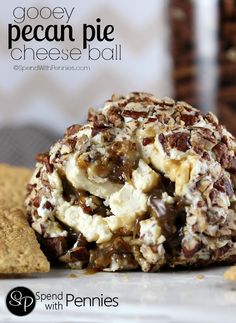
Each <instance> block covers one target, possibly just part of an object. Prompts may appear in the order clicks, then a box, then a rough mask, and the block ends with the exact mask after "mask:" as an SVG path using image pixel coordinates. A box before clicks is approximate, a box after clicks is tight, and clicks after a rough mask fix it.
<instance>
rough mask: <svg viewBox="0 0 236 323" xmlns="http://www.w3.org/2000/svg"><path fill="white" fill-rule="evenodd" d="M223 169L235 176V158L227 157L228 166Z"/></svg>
mask: <svg viewBox="0 0 236 323" xmlns="http://www.w3.org/2000/svg"><path fill="white" fill-rule="evenodd" d="M225 169H226V170H227V171H228V172H230V173H232V174H236V158H235V156H229V159H228V164H227V166H226V168H225Z"/></svg>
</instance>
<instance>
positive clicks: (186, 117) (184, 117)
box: [180, 114, 198, 126]
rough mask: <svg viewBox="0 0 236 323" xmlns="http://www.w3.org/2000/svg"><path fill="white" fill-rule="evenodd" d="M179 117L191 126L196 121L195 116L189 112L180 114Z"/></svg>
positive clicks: (186, 124)
mask: <svg viewBox="0 0 236 323" xmlns="http://www.w3.org/2000/svg"><path fill="white" fill-rule="evenodd" d="M180 119H181V120H182V121H183V122H184V123H185V126H192V125H194V123H196V122H197V119H198V118H197V116H195V115H191V114H181V116H180Z"/></svg>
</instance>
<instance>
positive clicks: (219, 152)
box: [213, 142, 229, 168]
mask: <svg viewBox="0 0 236 323" xmlns="http://www.w3.org/2000/svg"><path fill="white" fill-rule="evenodd" d="M213 152H214V153H215V156H216V160H217V161H218V162H219V163H220V164H221V165H222V166H223V167H224V168H226V167H227V166H228V162H229V155H228V149H227V146H226V144H224V143H223V142H219V143H218V144H217V145H215V146H214V148H213Z"/></svg>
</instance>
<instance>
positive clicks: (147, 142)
mask: <svg viewBox="0 0 236 323" xmlns="http://www.w3.org/2000/svg"><path fill="white" fill-rule="evenodd" d="M154 141H155V138H154V137H152V138H143V146H147V145H150V144H153V143H154Z"/></svg>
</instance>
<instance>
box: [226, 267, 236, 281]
mask: <svg viewBox="0 0 236 323" xmlns="http://www.w3.org/2000/svg"><path fill="white" fill-rule="evenodd" d="M224 278H225V279H227V280H234V281H235V280H236V266H232V267H229V269H227V270H226V272H225V273H224Z"/></svg>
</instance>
